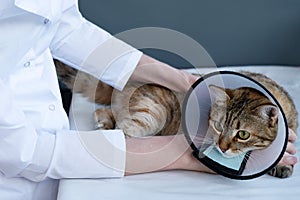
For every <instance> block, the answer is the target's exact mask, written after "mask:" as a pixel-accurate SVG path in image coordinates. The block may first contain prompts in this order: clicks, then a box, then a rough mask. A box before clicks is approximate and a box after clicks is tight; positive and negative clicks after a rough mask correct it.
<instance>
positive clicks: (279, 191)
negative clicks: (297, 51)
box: [58, 66, 300, 200]
mask: <svg viewBox="0 0 300 200" xmlns="http://www.w3.org/2000/svg"><path fill="white" fill-rule="evenodd" d="M240 69H243V70H249V71H254V72H261V73H264V74H266V75H268V76H269V77H271V78H273V79H274V80H276V81H277V82H279V83H280V84H281V85H282V86H284V87H285V88H286V89H287V91H288V92H289V93H290V95H291V96H292V98H293V99H294V101H295V103H296V107H297V110H298V111H299V108H300V67H297V68H296V67H279V66H273V67H271V66H255V67H254V66H253V67H230V68H222V70H234V71H236V70H240ZM212 70H214V69H199V70H198V71H199V72H201V73H208V72H210V71H212ZM192 71H193V70H192ZM94 109H95V105H94V104H91V103H89V102H87V100H86V99H85V98H83V97H82V96H81V95H78V94H75V95H74V97H73V102H72V112H73V113H75V114H76V119H77V120H76V123H74V119H72V118H71V126H72V127H75V125H76V127H77V128H80V129H82V130H89V129H91V128H92V126H93V123H92V117H91V113H92V112H93V111H94ZM71 116H72V115H71ZM298 132H299V128H298ZM296 147H297V149H298V152H300V142H299V140H298V141H297V142H296ZM294 170H295V171H294V174H293V176H292V177H290V178H287V179H278V178H274V177H271V176H269V175H264V176H261V177H259V178H256V179H252V180H247V181H245V180H244V181H238V180H232V179H228V178H225V177H223V176H220V175H211V174H205V173H198V172H189V171H181V170H178V171H168V172H158V173H149V174H142V175H134V176H128V177H124V178H121V179H95V180H92V179H66V180H61V181H60V186H59V194H58V199H59V200H71V199H72V200H79V199H80V200H82V199H89V200H96V199H97V200H98V199H105V200H106V199H112V200H117V199H130V200H135V199H137V200H141V199H142V200H148V199H149V200H153V199H164V200H166V199H172V200H176V199H184V200H193V199H195V200H196V199H197V200H199V199H222V200H223V199H230V200H234V199H242V198H245V199H253V200H254V199H255V200H258V199H262V200H266V199H272V200H277V199H278V200H279V199H280V200H283V199H289V200H293V199H299V196H300V164H298V165H296V166H295V169H294Z"/></svg>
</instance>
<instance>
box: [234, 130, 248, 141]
mask: <svg viewBox="0 0 300 200" xmlns="http://www.w3.org/2000/svg"><path fill="white" fill-rule="evenodd" d="M236 136H237V138H238V139H241V140H247V139H249V137H250V133H249V132H247V131H239V132H238V133H237V135H236Z"/></svg>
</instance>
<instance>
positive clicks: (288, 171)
mask: <svg viewBox="0 0 300 200" xmlns="http://www.w3.org/2000/svg"><path fill="white" fill-rule="evenodd" d="M293 169H294V167H293V166H292V165H277V166H276V167H274V168H273V169H272V170H271V171H269V172H268V174H269V175H271V176H274V177H278V178H288V177H290V176H292V174H293Z"/></svg>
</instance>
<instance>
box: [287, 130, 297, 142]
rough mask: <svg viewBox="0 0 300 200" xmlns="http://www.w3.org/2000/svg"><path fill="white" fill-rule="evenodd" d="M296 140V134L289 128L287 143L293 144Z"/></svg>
mask: <svg viewBox="0 0 300 200" xmlns="http://www.w3.org/2000/svg"><path fill="white" fill-rule="evenodd" d="M296 140H297V135H296V133H295V132H294V131H293V130H292V129H290V128H289V141H290V142H295V141H296Z"/></svg>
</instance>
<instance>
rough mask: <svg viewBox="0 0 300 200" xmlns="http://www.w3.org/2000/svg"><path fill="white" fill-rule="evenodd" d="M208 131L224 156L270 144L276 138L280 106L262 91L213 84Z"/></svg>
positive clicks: (238, 153)
mask: <svg viewBox="0 0 300 200" xmlns="http://www.w3.org/2000/svg"><path fill="white" fill-rule="evenodd" d="M209 88H210V92H211V97H212V99H214V100H213V103H212V105H211V109H210V116H209V130H210V133H211V134H212V135H213V142H214V144H215V145H216V146H217V149H219V150H220V151H221V152H223V155H224V156H227V157H232V156H236V155H240V154H243V153H247V152H248V151H251V150H256V149H264V148H266V147H268V146H269V145H270V144H271V143H272V142H273V140H274V139H275V137H276V134H277V123H278V108H277V107H276V106H275V105H274V104H272V102H271V101H270V100H269V99H268V98H267V97H266V96H265V95H264V94H263V93H262V92H260V91H258V90H256V89H253V88H249V87H241V88H238V89H224V88H221V87H218V86H214V85H210V86H209Z"/></svg>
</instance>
